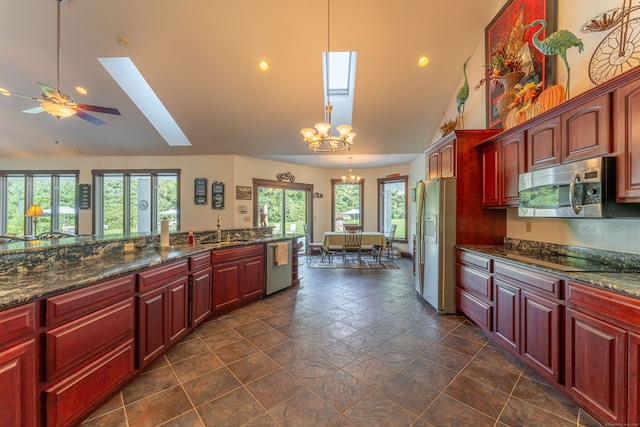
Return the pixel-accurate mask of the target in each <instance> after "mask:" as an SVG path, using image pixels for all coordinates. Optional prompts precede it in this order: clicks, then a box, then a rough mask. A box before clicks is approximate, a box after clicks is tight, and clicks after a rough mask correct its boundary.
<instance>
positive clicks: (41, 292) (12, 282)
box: [0, 236, 297, 310]
mask: <svg viewBox="0 0 640 427" xmlns="http://www.w3.org/2000/svg"><path fill="white" fill-rule="evenodd" d="M294 237H297V236H294ZM291 238H292V237H290V236H273V237H268V238H258V239H255V240H252V241H241V242H239V241H236V242H222V243H210V244H195V245H174V246H170V247H169V248H167V249H147V250H141V251H134V252H127V253H119V254H110V255H107V256H104V257H101V258H98V259H95V258H92V259H89V260H86V261H77V262H73V263H67V264H64V265H60V266H55V265H53V266H52V267H50V268H47V269H46V270H38V271H24V272H19V273H17V274H11V275H0V310H1V309H4V308H8V307H11V306H15V305H19V304H23V303H25V302H28V301H32V300H36V299H39V298H43V297H48V296H52V295H56V294H60V293H63V292H68V291H71V290H74V289H78V288H82V287H85V286H88V285H92V284H94V283H97V282H100V281H103V280H106V279H111V278H114V277H118V276H122V275H125V274H128V273H135V272H137V271H139V270H141V269H143V268H147V267H153V266H156V265H160V264H163V263H166V262H170V261H175V260H179V259H184V258H188V257H190V256H193V255H197V254H199V253H203V252H206V251H211V250H217V249H225V248H230V247H238V246H247V245H252V244H255V243H268V242H272V241H279V240H290V239H291Z"/></svg>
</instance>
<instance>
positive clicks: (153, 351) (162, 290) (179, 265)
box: [136, 260, 189, 369]
mask: <svg viewBox="0 0 640 427" xmlns="http://www.w3.org/2000/svg"><path fill="white" fill-rule="evenodd" d="M188 273H189V267H188V260H180V261H175V262H173V263H169V264H167V265H164V266H161V267H154V268H151V269H148V270H145V271H143V272H140V273H138V289H139V291H144V292H140V294H139V295H138V296H137V297H136V298H137V307H138V315H137V317H138V325H137V333H138V368H139V369H141V368H143V367H144V366H146V365H148V364H149V363H150V362H151V361H153V360H154V359H156V358H157V357H158V356H160V355H161V354H163V353H164V352H165V351H166V350H167V349H168V348H169V346H171V344H173V343H174V342H176V341H177V340H179V339H180V338H181V337H182V336H184V335H185V334H186V333H187V332H188V331H189V305H188V304H189V274H188Z"/></svg>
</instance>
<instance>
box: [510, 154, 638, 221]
mask: <svg viewBox="0 0 640 427" xmlns="http://www.w3.org/2000/svg"><path fill="white" fill-rule="evenodd" d="M518 192H519V196H520V203H519V207H518V215H519V216H523V217H555V218H635V217H640V204H635V203H616V158H615V157H598V158H594V159H588V160H582V161H578V162H574V163H567V164H563V165H558V166H552V167H549V168H546V169H540V170H535V171H532V172H527V173H523V174H520V177H519V180H518Z"/></svg>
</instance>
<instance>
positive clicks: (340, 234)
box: [322, 231, 387, 251]
mask: <svg viewBox="0 0 640 427" xmlns="http://www.w3.org/2000/svg"><path fill="white" fill-rule="evenodd" d="M344 234H345V232H344V231H325V233H324V238H323V239H322V248H323V249H324V250H325V251H327V250H328V249H329V247H330V246H333V247H335V246H343V245H344ZM360 244H361V245H362V246H379V247H381V248H384V247H385V246H386V245H387V240H386V237H385V235H384V233H380V232H379V231H363V232H362V241H361V242H360Z"/></svg>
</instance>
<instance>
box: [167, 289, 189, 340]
mask: <svg viewBox="0 0 640 427" xmlns="http://www.w3.org/2000/svg"><path fill="white" fill-rule="evenodd" d="M167 289H168V298H169V317H168V321H169V342H168V343H167V344H168V345H171V344H173V343H174V342H176V341H178V340H179V339H180V338H182V337H183V336H184V335H185V334H186V333H187V332H188V331H189V278H188V277H182V278H180V279H177V280H174V281H173V282H171V283H170V284H169V285H167Z"/></svg>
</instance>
